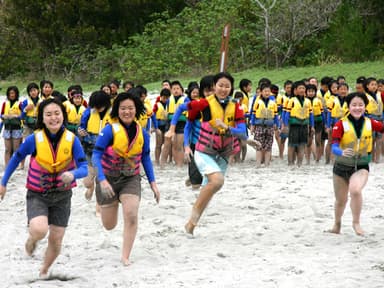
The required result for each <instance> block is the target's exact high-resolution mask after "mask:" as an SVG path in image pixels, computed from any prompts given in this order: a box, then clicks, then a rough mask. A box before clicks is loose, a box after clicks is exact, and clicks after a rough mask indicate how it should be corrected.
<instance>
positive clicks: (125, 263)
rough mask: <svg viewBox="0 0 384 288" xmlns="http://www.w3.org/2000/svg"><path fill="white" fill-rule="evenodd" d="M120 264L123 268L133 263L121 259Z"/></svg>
mask: <svg viewBox="0 0 384 288" xmlns="http://www.w3.org/2000/svg"><path fill="white" fill-rule="evenodd" d="M121 263H123V265H124V266H131V265H132V263H133V262H131V261H129V259H123V258H121Z"/></svg>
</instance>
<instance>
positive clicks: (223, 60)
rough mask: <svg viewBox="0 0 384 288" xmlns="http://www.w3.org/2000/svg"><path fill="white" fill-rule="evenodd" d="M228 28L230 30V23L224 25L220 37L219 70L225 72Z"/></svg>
mask: <svg viewBox="0 0 384 288" xmlns="http://www.w3.org/2000/svg"><path fill="white" fill-rule="evenodd" d="M229 30H230V25H229V24H226V25H225V26H224V30H223V35H222V37H221V48H220V72H225V70H226V69H227V59H228V44H229Z"/></svg>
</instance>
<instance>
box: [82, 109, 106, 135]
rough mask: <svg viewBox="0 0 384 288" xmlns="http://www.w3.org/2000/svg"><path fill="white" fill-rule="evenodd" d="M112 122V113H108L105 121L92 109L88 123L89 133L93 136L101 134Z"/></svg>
mask: <svg viewBox="0 0 384 288" xmlns="http://www.w3.org/2000/svg"><path fill="white" fill-rule="evenodd" d="M110 120H111V117H110V111H107V112H106V113H105V115H104V118H103V120H101V119H100V114H99V112H97V111H96V109H91V113H90V116H89V119H88V123H87V132H88V133H91V134H96V135H97V134H99V133H100V131H101V129H103V128H104V127H105V125H107V124H108V123H109V121H110Z"/></svg>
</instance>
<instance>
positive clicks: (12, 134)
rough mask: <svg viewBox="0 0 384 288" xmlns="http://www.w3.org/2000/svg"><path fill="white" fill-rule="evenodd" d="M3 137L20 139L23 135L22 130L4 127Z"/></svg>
mask: <svg viewBox="0 0 384 288" xmlns="http://www.w3.org/2000/svg"><path fill="white" fill-rule="evenodd" d="M3 137H4V139H20V138H22V137H23V130H21V129H17V130H8V129H4V131H3Z"/></svg>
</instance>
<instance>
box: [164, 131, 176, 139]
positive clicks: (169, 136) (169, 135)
mask: <svg viewBox="0 0 384 288" xmlns="http://www.w3.org/2000/svg"><path fill="white" fill-rule="evenodd" d="M174 136H175V131H171V130H168V131H167V133H165V137H166V138H173V137H174Z"/></svg>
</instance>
